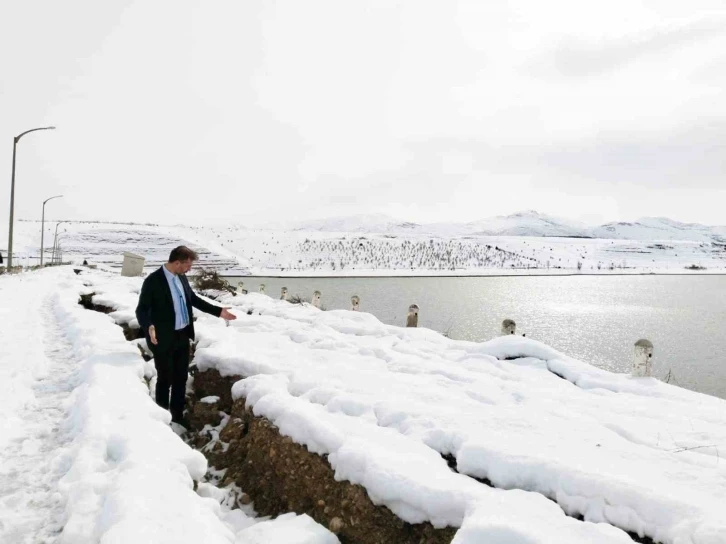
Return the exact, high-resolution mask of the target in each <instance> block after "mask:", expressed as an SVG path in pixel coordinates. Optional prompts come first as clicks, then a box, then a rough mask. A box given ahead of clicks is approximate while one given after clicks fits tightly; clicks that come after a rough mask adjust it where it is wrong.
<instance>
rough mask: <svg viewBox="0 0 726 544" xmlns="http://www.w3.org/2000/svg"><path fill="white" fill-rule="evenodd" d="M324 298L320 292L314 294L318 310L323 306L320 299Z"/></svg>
mask: <svg viewBox="0 0 726 544" xmlns="http://www.w3.org/2000/svg"><path fill="white" fill-rule="evenodd" d="M322 296H323V295H322V293H321V292H320V291H315V292H314V293H313V306H315V307H316V308H320V306H321V302H320V299H321V297H322Z"/></svg>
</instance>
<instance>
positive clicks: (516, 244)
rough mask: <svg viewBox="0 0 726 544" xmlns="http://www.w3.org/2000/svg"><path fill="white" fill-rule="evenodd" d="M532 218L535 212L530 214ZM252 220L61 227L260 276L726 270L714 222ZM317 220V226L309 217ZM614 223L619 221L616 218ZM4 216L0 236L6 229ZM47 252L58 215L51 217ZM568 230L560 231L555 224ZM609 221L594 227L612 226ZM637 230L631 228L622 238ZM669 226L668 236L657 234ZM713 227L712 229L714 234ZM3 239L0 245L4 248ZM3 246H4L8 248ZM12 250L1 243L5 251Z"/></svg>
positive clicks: (87, 241) (106, 243)
mask: <svg viewBox="0 0 726 544" xmlns="http://www.w3.org/2000/svg"><path fill="white" fill-rule="evenodd" d="M529 219H531V218H528V220H529ZM334 226H339V227H347V228H351V229H353V225H350V224H347V223H346V224H343V225H337V223H336V224H332V225H328V228H320V226H319V225H318V228H317V229H316V230H269V229H263V230H260V229H248V228H245V227H242V226H239V225H216V226H179V225H177V226H164V225H151V224H148V225H134V224H120V223H93V222H83V223H81V222H70V223H62V224H61V225H60V227H59V228H58V232H59V237H58V238H59V244H60V246H61V248H62V253H63V259H64V260H67V261H71V262H75V263H80V262H82V261H83V260H84V259H88V261H89V262H91V263H95V264H99V265H101V266H110V267H114V268H118V267H120V265H121V262H122V258H123V257H122V255H123V252H124V251H130V252H132V253H136V254H139V255H142V256H144V257H145V258H146V264H147V265H148V266H149V267H153V266H158V265H159V264H160V263H161V262H165V261H166V259H167V257H168V255H169V251H170V250H171V248H173V247H175V246H176V245H180V244H186V245H189V246H190V247H192V248H194V249H195V250H197V251H198V252H199V253H200V258H201V262H200V265H201V266H206V267H212V268H216V269H218V270H221V271H223V272H224V273H225V274H227V275H248V274H251V275H256V276H291V277H295V276H300V277H302V276H472V275H476V276H487V275H553V274H693V273H700V274H703V273H706V274H710V273H716V274H723V273H726V242H724V239H723V238H722V237H721V236H720V235H719V234H716V232H721V231H714V233H712V234H710V235H709V234H707V233H704V232H703V230H699V229H690V230H689V229H673V228H671V229H670V230H668V229H667V228H666V227H665V226H662V225H661V227H662V228H659V229H656V228H654V227H653V226H652V225H648V226H645V225H641V226H639V227H634V226H621V227H620V228H619V230H617V231H614V232H612V233H611V237H610V238H564V237H553V236H542V235H531V234H532V233H537V232H541V233H547V232H548V230H547V229H545V228H544V227H543V226H540V225H538V226H537V228H539V231H538V230H537V228H535V227H531V226H530V227H528V228H524V227H523V226H522V225H520V227H521V228H518V229H514V228H512V229H500V230H501V231H502V232H507V233H511V232H522V233H527V234H529V235H517V236H514V235H511V234H497V235H492V234H487V235H483V234H481V233H480V232H479V231H476V230H472V229H469V230H470V232H464V231H462V229H461V228H454V227H451V226H449V227H446V226H440V227H438V228H436V229H430V228H429V229H425V228H422V227H421V228H403V227H401V226H400V225H399V226H397V227H395V226H393V227H391V228H390V229H389V230H387V231H386V230H384V227H385V225H378V226H376V225H372V226H371V228H372V229H373V230H372V231H370V232H367V231H364V230H363V229H362V228H356V229H355V230H350V231H331V230H329V228H332V227H334ZM309 228H312V227H309ZM613 228H614V227H613ZM2 229H3V227H2V226H0V243H3V241H4V240H6V239H7V236H6V234H5V233H4V232H3V230H2ZM45 230H46V234H45V246H46V257H45V258H46V259H50V254H51V248H52V245H53V235H54V232H55V223H54V222H46V228H45ZM557 232H560V231H557ZM608 232H610V231H607V230H598V231H593V234H600V235H603V236H605V235H607V234H608ZM623 236H631V237H632V238H623ZM653 236H661V238H650V237H653ZM709 236H710V237H709ZM14 244H15V253H16V257H15V260H16V263H23V264H31V265H32V264H37V262H38V260H39V254H40V253H39V252H40V250H39V246H40V223H39V222H36V221H19V222H17V223H16V231H15V242H14ZM2 247H3V246H0V248H2ZM3 249H4V248H3ZM4 252H5V251H3V253H4Z"/></svg>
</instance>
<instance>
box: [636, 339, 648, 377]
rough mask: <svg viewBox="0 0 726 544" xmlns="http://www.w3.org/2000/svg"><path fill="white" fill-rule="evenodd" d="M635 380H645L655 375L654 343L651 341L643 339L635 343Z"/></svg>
mask: <svg viewBox="0 0 726 544" xmlns="http://www.w3.org/2000/svg"><path fill="white" fill-rule="evenodd" d="M631 374H632V376H633V377H634V378H644V377H650V376H652V375H653V343H652V342H651V341H650V340H646V339H645V338H641V339H640V340H638V341H637V342H636V343H635V354H634V355H633V370H632V373H631Z"/></svg>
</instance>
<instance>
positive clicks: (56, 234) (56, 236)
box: [51, 221, 68, 264]
mask: <svg viewBox="0 0 726 544" xmlns="http://www.w3.org/2000/svg"><path fill="white" fill-rule="evenodd" d="M61 223H68V221H58V223H56V225H55V236H53V256H52V257H51V263H53V264H55V253H56V251H57V247H58V227H59V226H60V224H61Z"/></svg>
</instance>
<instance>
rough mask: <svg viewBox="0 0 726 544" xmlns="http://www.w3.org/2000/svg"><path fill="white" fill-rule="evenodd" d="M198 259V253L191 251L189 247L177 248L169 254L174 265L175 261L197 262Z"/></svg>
mask: <svg viewBox="0 0 726 544" xmlns="http://www.w3.org/2000/svg"><path fill="white" fill-rule="evenodd" d="M198 259H199V255H197V252H196V251H194V250H192V249H189V248H188V247H187V246H179V247H175V248H174V249H172V250H171V253H169V262H170V263H173V262H174V261H188V260H191V261H196V260H198Z"/></svg>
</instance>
